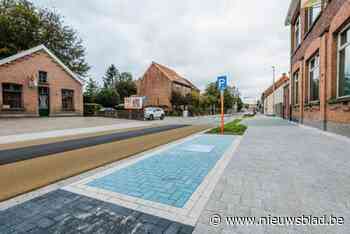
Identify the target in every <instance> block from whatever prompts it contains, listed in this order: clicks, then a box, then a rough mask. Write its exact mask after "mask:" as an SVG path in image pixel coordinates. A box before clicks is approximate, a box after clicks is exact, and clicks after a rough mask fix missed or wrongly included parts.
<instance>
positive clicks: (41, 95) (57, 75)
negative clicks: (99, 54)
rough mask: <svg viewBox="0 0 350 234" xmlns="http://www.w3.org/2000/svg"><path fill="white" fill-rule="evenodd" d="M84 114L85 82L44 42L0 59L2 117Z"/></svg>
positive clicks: (0, 109) (0, 108)
mask: <svg viewBox="0 0 350 234" xmlns="http://www.w3.org/2000/svg"><path fill="white" fill-rule="evenodd" d="M76 115H83V81H82V80H81V79H80V78H79V77H78V76H77V75H76V74H74V73H73V72H72V71H71V70H70V69H69V68H68V67H66V66H65V65H64V64H63V63H62V62H61V61H60V60H59V59H58V58H57V57H56V56H55V55H54V54H53V53H52V52H51V51H49V50H48V49H47V48H46V47H45V46H43V45H41V46H38V47H35V48H32V49H29V50H26V51H23V52H20V53H18V54H16V55H13V56H10V57H8V58H4V59H2V60H0V117H28V116H30V117H37V116H76Z"/></svg>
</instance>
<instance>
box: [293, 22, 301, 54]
mask: <svg viewBox="0 0 350 234" xmlns="http://www.w3.org/2000/svg"><path fill="white" fill-rule="evenodd" d="M294 41H295V43H294V49H296V48H297V47H298V46H299V45H300V43H301V22H300V16H298V18H297V20H296V21H295V25H294Z"/></svg>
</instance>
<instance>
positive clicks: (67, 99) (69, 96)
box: [62, 89, 74, 111]
mask: <svg viewBox="0 0 350 234" xmlns="http://www.w3.org/2000/svg"><path fill="white" fill-rule="evenodd" d="M62 110H64V111H73V110H74V91H73V90H69V89H62Z"/></svg>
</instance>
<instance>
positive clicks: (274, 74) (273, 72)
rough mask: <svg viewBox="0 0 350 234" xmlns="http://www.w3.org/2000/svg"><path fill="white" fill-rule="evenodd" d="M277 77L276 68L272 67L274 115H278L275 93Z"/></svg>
mask: <svg viewBox="0 0 350 234" xmlns="http://www.w3.org/2000/svg"><path fill="white" fill-rule="evenodd" d="M275 76H276V67H275V66H272V77H273V78H272V82H273V83H272V90H273V96H272V109H273V115H276V107H275V91H276V86H275Z"/></svg>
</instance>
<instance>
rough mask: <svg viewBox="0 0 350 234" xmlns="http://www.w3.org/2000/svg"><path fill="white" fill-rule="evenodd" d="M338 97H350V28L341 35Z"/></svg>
mask: <svg viewBox="0 0 350 234" xmlns="http://www.w3.org/2000/svg"><path fill="white" fill-rule="evenodd" d="M338 61H339V71H338V97H346V96H350V26H349V27H348V28H347V29H346V30H344V31H343V32H341V33H340V36H339V51H338Z"/></svg>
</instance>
